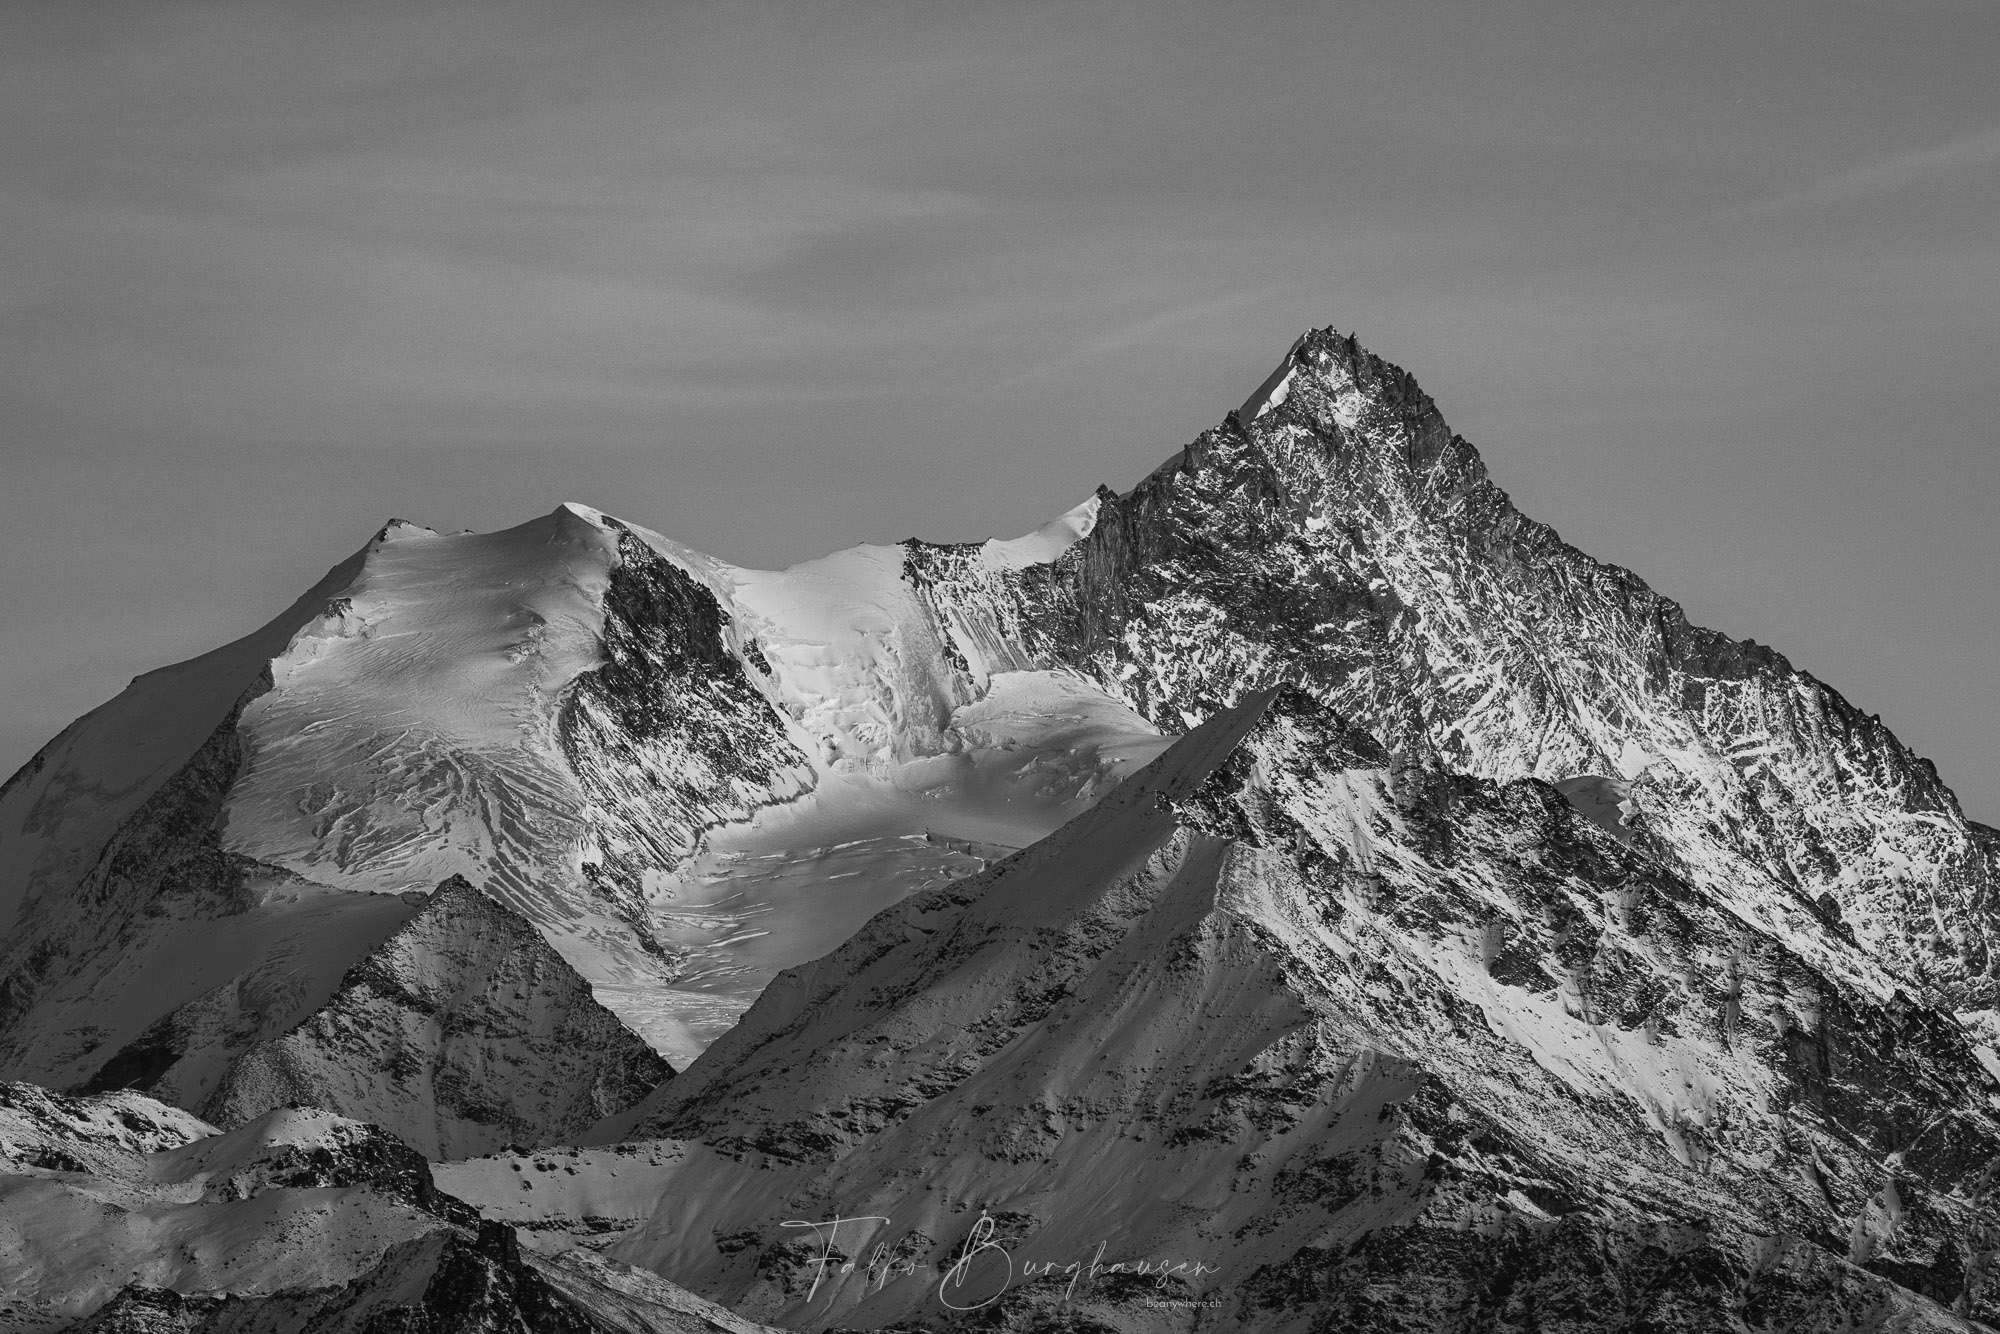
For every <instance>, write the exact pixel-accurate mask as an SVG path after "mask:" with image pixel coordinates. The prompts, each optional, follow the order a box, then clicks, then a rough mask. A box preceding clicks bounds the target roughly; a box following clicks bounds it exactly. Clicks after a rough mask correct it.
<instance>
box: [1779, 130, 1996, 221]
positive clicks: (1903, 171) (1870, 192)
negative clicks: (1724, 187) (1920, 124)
mask: <svg viewBox="0 0 2000 1334" xmlns="http://www.w3.org/2000/svg"><path fill="white" fill-rule="evenodd" d="M1995 167H2000V126H1993V127H1991V128H1988V129H1984V130H1974V131H1972V132H1970V133H1967V134H1961V135H1958V136H1957V137H1955V138H1952V139H1947V140H1945V141H1944V142H1943V143H1940V144H1932V145H1931V146H1929V147H1927V148H1912V149H1906V150H1904V151H1902V152H1898V153H1890V154H1886V155H1884V156H1882V157H1878V158H1875V159H1873V160H1871V161H1867V162H1863V163H1861V164H1859V165H1858V166H1854V167H1850V168H1848V169H1847V170H1845V171H1838V172H1834V173H1831V174H1830V175H1826V176H1822V177H1820V178H1819V179H1818V180H1816V181H1812V182H1809V183H1808V184H1806V185H1804V186H1801V187H1799V188H1797V189H1793V190H1787V191H1785V192H1783V193H1781V194H1778V195H1775V196H1773V197H1772V198H1770V199H1766V200H1763V201H1761V202H1760V203H1758V204H1756V205H1754V206H1753V208H1752V209H1751V210H1749V211H1751V212H1756V213H1772V212H1779V211H1782V210H1786V209H1796V208H1813V207H1821V206H1824V205H1827V204H1839V203H1845V202H1847V201H1849V200H1855V199H1866V198H1870V197H1873V196H1880V195H1888V194H1894V193H1896V192H1898V191H1901V190H1907V189H1910V188H1912V187H1914V186H1919V185H1923V184H1926V183H1928V182H1931V181H1939V180H1946V179H1949V178H1952V177H1958V176H1964V175H1966V174H1968V173H1972V172H1980V171H1990V170H1992V169H1993V168H1995Z"/></svg>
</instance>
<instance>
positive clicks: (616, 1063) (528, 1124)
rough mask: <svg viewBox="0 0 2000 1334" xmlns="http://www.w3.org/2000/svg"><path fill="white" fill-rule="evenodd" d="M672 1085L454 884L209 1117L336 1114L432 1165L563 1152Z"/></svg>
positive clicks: (241, 1075)
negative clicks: (503, 1151)
mask: <svg viewBox="0 0 2000 1334" xmlns="http://www.w3.org/2000/svg"><path fill="white" fill-rule="evenodd" d="M671 1073H672V1071H671V1069H669V1067H668V1066H667V1063H666V1062H665V1061H663V1060H661V1059H660V1058H659V1057H658V1056H656V1055H654V1053H653V1051H652V1049H651V1048H649V1047H647V1046H646V1045H645V1043H643V1042H642V1041H640V1040H639V1038H638V1037H637V1036H635V1035H634V1034H633V1033H632V1031H631V1030H630V1029H628V1028H626V1027H625V1026H624V1025H623V1024H621V1023H620V1022H619V1021H618V1019H617V1018H616V1017H615V1016H614V1015H612V1014H611V1012H610V1011H608V1010H606V1009H605V1008H604V1007H603V1006H601V1005H599V1004H598V1003H597V1001H596V1000H595V999H594V998H593V997H592V996H591V994H590V988H589V987H588V986H586V985H585V983H584V981H583V979H582V978H580V977H578V976H577V975H576V972H575V970H573V969H572V968H571V967H570V966H569V965H568V964H567V963H565V962H564V961H563V958H562V956H561V955H559V954H557V953H556V952H555V950H554V949H552V948H550V946H549V945H548V944H547V943H546V942H545V941H544V940H543V939H542V938H541V937H540V936H539V935H537V934H536V933H535V931H534V929H533V928H532V927H530V926H529V925H528V924H527V923H526V922H525V921H523V920H522V919H521V918H520V917H519V916H518V915H517V914H515V913H514V912H513V911H512V910H511V909H508V908H505V907H503V906H501V905H500V904H499V903H497V902H495V901H494V900H492V899H489V898H487V897H486V896H485V895H483V894H481V893H480V892H479V891H477V890H475V889H474V888H473V887H472V886H471V885H470V884H468V883H467V882H466V881H465V880H463V879H461V878H458V877H454V878H452V879H450V880H447V881H446V882H445V883H444V884H442V885H440V886H439V887H438V889H437V890H436V891H435V892H434V893H433V894H432V895H431V897H430V899H429V900H428V901H427V902H426V903H425V905H424V906H423V908H421V909H420V910H419V911H418V912H417V914H416V916H414V917H412V918H411V919H410V920H409V921H408V922H406V923H405V924H404V925H403V926H402V927H400V928H399V929H398V930H397V931H396V932H395V934H393V935H391V936H390V937H389V938H388V939H387V940H385V941H384V942H382V944H381V945H380V946H378V947H377V948H376V949H375V950H374V951H373V952H372V953H370V954H369V955H368V957H367V958H366V959H364V960H362V961H361V962H360V963H359V964H357V965H355V966H354V967H353V968H352V969H350V970H349V971H348V974H347V976H346V977H345V978H343V979H342V981H341V985H340V989H339V990H338V991H336V992H335V993H334V995H333V997H332V998H331V999H330V1000H328V1001H327V1003H326V1004H325V1005H323V1006H321V1007H320V1008H319V1009H318V1010H317V1011H315V1012H314V1013H313V1014H312V1016H311V1017H310V1018H308V1019H307V1020H305V1021H304V1022H303V1023H301V1024H299V1025H298V1026H297V1027H295V1028H293V1029H292V1030H291V1031H290V1032H288V1033H286V1034H285V1035H284V1036H282V1037H279V1038H274V1039H271V1040H268V1041H265V1042H260V1043H258V1044H257V1045H255V1046H253V1047H251V1048H250V1049H249V1051H248V1052H246V1053H245V1054H244V1055H243V1056H242V1058H241V1059H239V1060H238V1061H237V1062H236V1063H235V1065H234V1066H232V1067H231V1068H230V1070H229V1073H228V1074H227V1075H226V1076H225V1077H224V1079H223V1081H222V1084H221V1086H220V1087H219V1088H218V1089H217V1090H216V1091H215V1093H213V1094H212V1095H210V1097H209V1098H208V1099H207V1102H206V1105H205V1107H204V1110H205V1111H206V1112H207V1113H208V1115H209V1116H210V1117H212V1118H213V1119H214V1120H216V1121H217V1122H218V1123H220V1124H224V1125H234V1124H238V1123H240V1122H243V1121H246V1120H248V1119H250V1118H252V1117H254V1116H257V1115H260V1114H261V1113H263V1112H265V1111H267V1110H268V1109H270V1108H273V1107H283V1106H290V1105H307V1106H323V1107H339V1108H340V1109H341V1110H342V1111H343V1112H344V1113H345V1114H347V1115H350V1116H356V1117H361V1118H365V1119H367V1120H369V1121H372V1122H374V1123H376V1124H378V1125H381V1126H385V1127H387V1128H388V1129H389V1130H391V1131H392V1132H394V1133H395V1134H396V1135H397V1136H398V1137H400V1138H401V1139H403V1140H404V1141H406V1142H408V1143H410V1144H413V1145H415V1146H416V1147H417V1148H419V1149H421V1150H422V1151H423V1152H425V1153H427V1154H429V1155H430V1156H432V1157H434V1158H441V1157H465V1156H468V1155H472V1154H478V1153H484V1152H487V1151H489V1150H492V1149H496V1148H501V1147H506V1146H527V1145H535V1144H547V1143H552V1142H559V1141H561V1140H563V1139H564V1138H566V1137H570V1136H573V1135H575V1134H576V1133H577V1132H579V1131H581V1130H583V1129H584V1128H585V1127H587V1126H589V1125H592V1124H594V1123H595V1122H597V1121H599V1120H602V1119H603V1118H604V1117H605V1116H608V1115H610V1114H611V1113H613V1112H616V1111H619V1110H621V1109H623V1108H625V1107H627V1106H629V1105H630V1104H632V1103H633V1102H636V1101H637V1100H638V1099H639V1098H640V1097H642V1096H643V1095H645V1094H646V1093H647V1092H649V1091H650V1090H651V1089H653V1088H654V1087H655V1086H656V1085H658V1084H659V1083H660V1082H661V1081H662V1080H664V1079H666V1078H667V1077H668V1076H669V1075H670V1074H671Z"/></svg>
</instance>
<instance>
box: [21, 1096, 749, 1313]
mask: <svg viewBox="0 0 2000 1334" xmlns="http://www.w3.org/2000/svg"><path fill="white" fill-rule="evenodd" d="M0 1329H5V1330H7V1331H9V1334H17V1332H18V1334H39V1332H40V1331H57V1330H84V1331H91V1332H92V1334H285V1332H287V1331H296V1334H308V1332H310V1334H334V1332H336V1331H353V1334H365V1332H367V1331H382V1330H390V1329H397V1330H402V1329H422V1330H439V1331H453V1332H454V1334H503V1332H511V1331H519V1330H537V1331H543V1330H546V1331H561V1332H563V1334H652V1332H653V1331H666V1332H669V1334H671V1332H672V1331H689V1332H690V1334H692V1332H693V1331H702V1332H704V1334H712V1332H713V1331H718V1330H720V1331H732V1332H735V1334H756V1332H757V1331H759V1330H761V1329H762V1327H761V1326H757V1325H754V1324H752V1323H750V1322H748V1321H743V1320H739V1319H737V1318H736V1317H734V1316H732V1315H730V1314H729V1313H728V1312H726V1311H723V1310H720V1309H719V1308H717V1307H715V1306H714V1305H713V1304H712V1303H709V1302H706V1301H703V1300H702V1299H700V1298H698V1297H695V1296H693V1295H692V1294H690V1293H687V1292H685V1291H683V1290H681V1289H678V1288H676V1287H674V1286H673V1285H672V1284H669V1283H666V1282H664V1281H662V1280H660V1279H659V1278H658V1277H657V1276H655V1275H651V1274H646V1273H642V1272H640V1271H636V1270H631V1269H628V1268H625V1267H623V1266H619V1265H615V1264H611V1263H608V1262H606V1261H604V1260H602V1259H600V1258H598V1257H596V1256H592V1255H563V1254H550V1255H543V1254H532V1255H523V1254H522V1252H521V1250H520V1247H519V1244H518V1242H517V1240H516V1239H515V1237H514V1235H513V1232H512V1231H511V1230H510V1229H509V1228H507V1227H505V1226H503V1225H500V1224H495V1223H487V1222H482V1221H481V1220H480V1219H479V1217H478V1216H477V1215H476V1214H475V1213H474V1212H473V1211H472V1210H471V1209H470V1208H468V1207H467V1206H466V1205H464V1204H462V1203H460V1202H459V1201H457V1200H453V1199H451V1198H449V1197H448V1196H445V1195H443V1194H441V1193H440V1192H439V1191H438V1190H437V1188H436V1186H435V1184H434V1183H433V1182H432V1180H431V1175H430V1170H429V1164H428V1163H427V1162H426V1161H425V1160H424V1158H423V1156H422V1155H421V1154H419V1153H417V1152H416V1151H415V1150H413V1149H411V1148H410V1147H409V1146H407V1145H405V1144H403V1143H401V1142H400V1141H398V1140H396V1139H395V1138H394V1137H393V1136H390V1135H387V1134H385V1133H384V1132H382V1131H381V1130H380V1129H378V1128H376V1127H374V1126H368V1125H362V1124H360V1123H357V1122H354V1121H351V1120H348V1119H346V1118H344V1117H337V1116H333V1115H331V1114H329V1113H325V1112H318V1111H312V1110H306V1109H293V1108H287V1109H279V1110H275V1111H272V1112H270V1113H268V1114H266V1115H264V1116H262V1117H259V1118H258V1119H257V1120H255V1121H252V1122H250V1123H248V1124H246V1125H244V1126H242V1127H240V1128H238V1129H236V1130H233V1131H230V1132H228V1133H226V1134H218V1133H217V1132H216V1131H215V1129H214V1128H213V1127H212V1126H207V1125H204V1124H202V1123H201V1122H199V1121H196V1120H195V1119H194V1118H192V1117H190V1116H187V1115H186V1114H185V1113H182V1112H179V1111H177V1110H175V1109H173V1108H170V1107H166V1106H164V1105H162V1104H160V1103H157V1102H154V1101H152V1100H150V1099H147V1098H144V1097H141V1096H139V1095H137V1094H132V1093H118V1094H107V1095H102V1096H98V1097H91V1098H81V1099H79V1098H66V1097H62V1096H60V1095H52V1094H49V1093H47V1092H46V1091H44V1090H41V1089H38V1088H34V1087H32V1086H29V1085H22V1084H11V1085H0Z"/></svg>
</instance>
